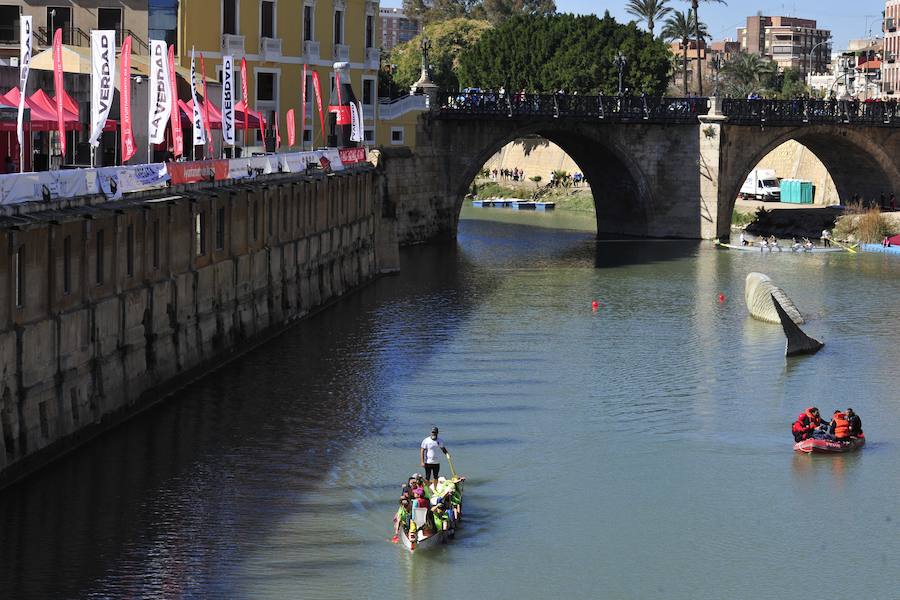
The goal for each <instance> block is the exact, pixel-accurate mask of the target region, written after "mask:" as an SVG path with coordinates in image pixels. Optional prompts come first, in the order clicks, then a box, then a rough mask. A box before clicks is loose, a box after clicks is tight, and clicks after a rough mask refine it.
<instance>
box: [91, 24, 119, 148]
mask: <svg viewBox="0 0 900 600" xmlns="http://www.w3.org/2000/svg"><path fill="white" fill-rule="evenodd" d="M115 77H116V32H115V31H113V30H111V29H108V30H99V29H94V30H92V31H91V137H90V138H89V139H88V141H89V142H90V144H91V146H93V147H95V148H96V147H97V146H99V145H100V134H101V133H103V126H104V125H106V119H107V117H109V109H111V108H112V103H113V95H114V94H115V89H116V88H115V83H114V82H115Z"/></svg>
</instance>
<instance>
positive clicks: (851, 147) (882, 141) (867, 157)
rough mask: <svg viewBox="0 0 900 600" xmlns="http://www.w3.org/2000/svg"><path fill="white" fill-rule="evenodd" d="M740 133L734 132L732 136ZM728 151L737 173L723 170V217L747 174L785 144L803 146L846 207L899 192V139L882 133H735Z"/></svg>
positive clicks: (816, 128)
mask: <svg viewBox="0 0 900 600" xmlns="http://www.w3.org/2000/svg"><path fill="white" fill-rule="evenodd" d="M734 130H738V131H734ZM732 131H733V133H736V134H737V135H733V136H729V137H730V138H731V139H729V143H728V146H730V148H728V149H727V150H726V151H728V150H732V151H734V154H733V156H734V159H733V160H734V166H735V168H732V169H726V171H725V173H723V175H725V174H726V173H727V175H726V176H725V177H723V179H722V182H721V185H722V187H723V190H724V192H725V201H726V202H727V209H728V212H727V214H728V215H729V216H730V215H731V211H732V210H733V209H734V204H735V200H736V198H737V195H738V193H739V192H740V189H741V186H742V185H743V183H744V180H745V179H746V178H747V175H748V174H749V173H750V171H751V170H752V169H754V168H756V165H758V164H759V163H760V162H761V161H762V160H763V159H764V158H765V157H766V156H767V155H768V154H769V153H770V152H772V151H773V150H775V149H776V148H777V147H779V146H780V145H782V144H783V143H785V142H788V141H792V140H793V141H796V142H798V143H800V144H802V145H803V146H805V147H806V148H807V149H808V150H809V151H810V152H811V153H812V154H814V155H815V156H816V157H817V158H818V159H819V160H820V161H821V162H822V164H823V165H824V167H825V169H826V170H827V171H828V173H829V175H831V178H832V180H833V181H834V185H835V188H836V189H837V193H838V198H839V199H840V201H841V203H842V204H846V203H847V202H848V201H849V200H850V199H851V198H852V197H853V196H854V195H855V194H859V195H860V197H861V198H862V199H865V200H872V199H877V198H879V196H880V195H881V194H886V195H889V194H891V193H898V191H900V190H898V187H900V168H898V166H900V164H898V159H897V155H896V152H897V150H898V146H900V134H898V133H895V132H894V130H892V129H885V128H872V127H868V128H851V127H845V126H840V125H803V126H796V127H771V128H766V129H764V130H762V131H761V130H760V129H759V128H756V127H740V126H736V127H735V128H733V130H732Z"/></svg>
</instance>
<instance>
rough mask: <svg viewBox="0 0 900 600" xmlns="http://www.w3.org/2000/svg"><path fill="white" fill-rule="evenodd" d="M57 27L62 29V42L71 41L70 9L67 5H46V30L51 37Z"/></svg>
mask: <svg viewBox="0 0 900 600" xmlns="http://www.w3.org/2000/svg"><path fill="white" fill-rule="evenodd" d="M57 29H62V43H63V44H71V43H72V9H71V8H69V7H68V6H48V7H47V31H49V32H50V35H51V37H52V36H53V33H54V32H55V31H56V30H57Z"/></svg>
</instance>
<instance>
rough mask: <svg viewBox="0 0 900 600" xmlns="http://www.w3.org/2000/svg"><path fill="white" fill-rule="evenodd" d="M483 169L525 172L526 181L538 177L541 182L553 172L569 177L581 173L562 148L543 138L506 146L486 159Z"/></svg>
mask: <svg viewBox="0 0 900 600" xmlns="http://www.w3.org/2000/svg"><path fill="white" fill-rule="evenodd" d="M484 168H485V169H488V170H493V169H510V170H513V169H521V170H523V171H525V177H526V181H527V178H528V177H533V176H535V175H540V176H541V179H542V180H543V182H547V181H550V174H551V173H553V172H554V171H565V172H567V173H569V174H570V175H571V174H572V173H575V172H576V171H577V172H580V171H582V169H581V167H579V166H578V165H577V164H575V161H574V160H572V157H571V156H569V155H568V154H566V153H565V151H564V150H563V149H562V148H560V147H559V146H557V145H556V144H554V143H553V142H551V141H550V140H546V139H543V138H524V139H520V140H516V141H514V142H510V143H508V144H506V145H505V146H503V148H501V149H500V151H499V152H497V153H496V154H495V155H494V156H492V157H491V158H489V159H488V161H487V162H486V163H485V165H484ZM543 182H542V183H543ZM528 183H529V184H530V185H532V186H533V185H534V184H533V183H531V182H530V181H529V182H528Z"/></svg>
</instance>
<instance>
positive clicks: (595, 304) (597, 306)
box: [591, 300, 600, 312]
mask: <svg viewBox="0 0 900 600" xmlns="http://www.w3.org/2000/svg"><path fill="white" fill-rule="evenodd" d="M591 310H592V311H594V312H597V311H598V310H600V303H599V302H597V301H596V300H594V301H593V302H591Z"/></svg>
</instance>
